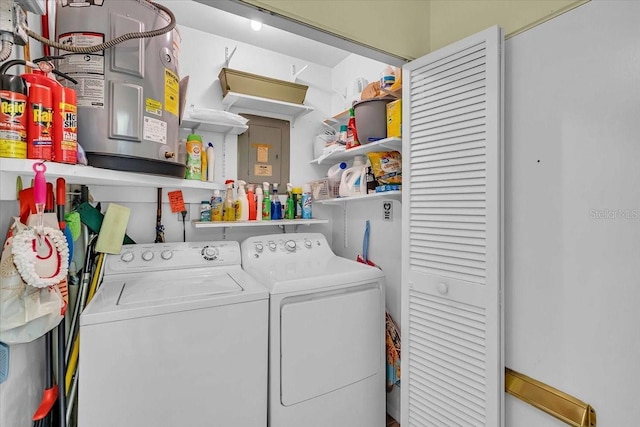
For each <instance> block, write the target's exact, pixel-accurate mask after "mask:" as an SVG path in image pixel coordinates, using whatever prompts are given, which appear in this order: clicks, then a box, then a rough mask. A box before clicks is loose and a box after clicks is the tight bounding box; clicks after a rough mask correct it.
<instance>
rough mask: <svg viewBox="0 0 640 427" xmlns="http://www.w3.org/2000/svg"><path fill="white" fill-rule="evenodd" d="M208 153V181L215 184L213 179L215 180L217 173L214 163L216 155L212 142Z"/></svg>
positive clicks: (208, 146) (208, 147)
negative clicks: (215, 173)
mask: <svg viewBox="0 0 640 427" xmlns="http://www.w3.org/2000/svg"><path fill="white" fill-rule="evenodd" d="M206 152H207V169H206V170H207V181H209V182H213V178H214V175H213V173H214V172H215V163H214V162H213V161H214V156H215V154H214V151H213V143H212V142H210V143H209V144H208V145H207V151H206Z"/></svg>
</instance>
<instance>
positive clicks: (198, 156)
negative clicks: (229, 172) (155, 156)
mask: <svg viewBox="0 0 640 427" xmlns="http://www.w3.org/2000/svg"><path fill="white" fill-rule="evenodd" d="M178 162H180V163H183V164H185V165H186V166H187V168H186V170H185V173H184V177H185V179H194V180H197V181H207V182H213V177H214V172H215V170H214V150H213V143H212V142H209V143H208V144H207V145H206V146H204V144H203V143H202V136H200V135H198V134H195V133H192V134H190V135H189V136H187V139H186V140H181V141H180V142H179V144H178Z"/></svg>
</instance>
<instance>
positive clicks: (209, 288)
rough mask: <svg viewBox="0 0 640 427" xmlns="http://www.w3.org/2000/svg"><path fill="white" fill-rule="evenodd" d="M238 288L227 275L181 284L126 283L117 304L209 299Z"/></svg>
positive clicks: (239, 288)
mask: <svg viewBox="0 0 640 427" xmlns="http://www.w3.org/2000/svg"><path fill="white" fill-rule="evenodd" d="M241 291H242V287H241V286H240V285H238V283H236V281H235V280H233V278H232V277H231V276H230V275H229V274H228V273H218V274H211V275H203V276H199V277H190V278H189V279H188V280H185V281H176V280H175V279H160V280H154V281H148V280H144V279H142V280H126V279H125V283H124V285H123V286H122V293H121V294H120V298H118V302H117V303H116V304H117V305H132V304H141V303H151V304H161V303H163V302H174V301H176V299H178V300H185V299H189V298H191V297H195V296H210V295H219V294H227V293H230V292H241Z"/></svg>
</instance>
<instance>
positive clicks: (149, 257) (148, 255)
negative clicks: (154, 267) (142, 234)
mask: <svg viewBox="0 0 640 427" xmlns="http://www.w3.org/2000/svg"><path fill="white" fill-rule="evenodd" d="M142 259H143V260H145V261H151V260H152V259H153V252H151V251H144V252H142Z"/></svg>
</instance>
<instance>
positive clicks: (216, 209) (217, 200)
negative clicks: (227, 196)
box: [211, 190, 222, 221]
mask: <svg viewBox="0 0 640 427" xmlns="http://www.w3.org/2000/svg"><path fill="white" fill-rule="evenodd" d="M211 221H222V197H221V196H220V190H213V197H212V198H211Z"/></svg>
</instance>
